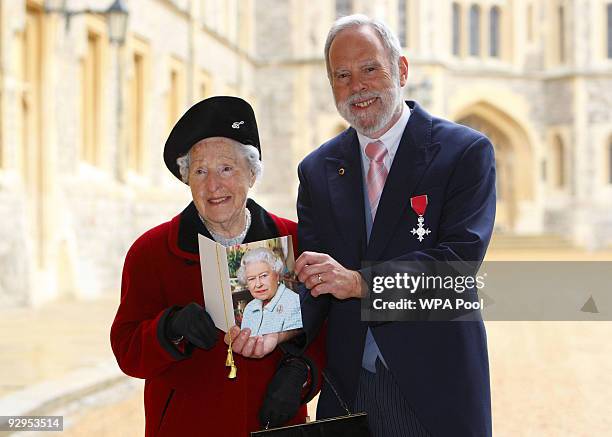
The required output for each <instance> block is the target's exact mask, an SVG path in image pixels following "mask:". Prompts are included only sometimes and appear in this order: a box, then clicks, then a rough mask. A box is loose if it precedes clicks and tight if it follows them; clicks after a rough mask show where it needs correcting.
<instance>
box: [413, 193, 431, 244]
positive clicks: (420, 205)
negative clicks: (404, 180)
mask: <svg viewBox="0 0 612 437" xmlns="http://www.w3.org/2000/svg"><path fill="white" fill-rule="evenodd" d="M427 202H428V199H427V194H421V195H420V196H414V197H411V198H410V206H411V207H412V210H413V211H414V212H416V214H417V215H418V216H419V218H418V220H417V227H416V229H415V228H412V230H411V231H410V232H411V233H412V235H416V236H417V240H419V241H423V237H424V236H425V235H429V234H430V233H431V231H430V230H429V228H426V227H425V226H424V222H425V219H424V218H423V216H424V215H425V210H426V209H427Z"/></svg>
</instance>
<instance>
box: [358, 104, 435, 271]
mask: <svg viewBox="0 0 612 437" xmlns="http://www.w3.org/2000/svg"><path fill="white" fill-rule="evenodd" d="M409 106H410V107H411V108H412V109H413V111H412V114H411V115H410V119H409V120H408V124H407V125H406V129H404V133H403V135H402V139H401V140H400V144H399V147H398V149H397V152H396V154H395V158H394V159H393V164H392V165H391V170H390V171H389V176H387V180H386V182H385V187H384V189H383V192H382V195H381V198H380V203H379V205H378V210H377V213H376V219H375V220H374V224H373V226H372V233H371V234H370V241H369V244H368V247H367V250H366V253H365V259H366V260H369V261H375V260H378V259H379V258H380V256H381V254H382V253H383V251H384V249H385V247H386V246H387V244H388V242H389V240H390V239H391V237H393V235H394V232H393V230H394V229H395V227H396V226H397V223H398V221H399V220H400V218H401V217H402V215H403V214H404V211H405V210H406V208H409V207H410V198H411V197H412V196H414V195H416V194H427V193H414V190H415V189H416V187H417V185H418V183H419V181H420V180H421V178H422V177H423V174H424V172H425V170H426V169H427V167H428V165H429V163H430V162H431V161H432V159H433V158H434V157H435V156H436V154H437V153H438V150H439V149H440V144H439V143H434V144H432V143H431V130H432V120H431V116H430V115H429V114H428V113H427V112H425V111H424V110H423V109H421V107H420V106H418V105H417V104H416V103H415V102H409Z"/></svg>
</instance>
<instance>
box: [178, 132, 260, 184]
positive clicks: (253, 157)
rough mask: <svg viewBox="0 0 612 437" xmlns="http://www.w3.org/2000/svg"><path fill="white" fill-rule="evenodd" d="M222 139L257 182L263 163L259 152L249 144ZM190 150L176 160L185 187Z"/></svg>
mask: <svg viewBox="0 0 612 437" xmlns="http://www.w3.org/2000/svg"><path fill="white" fill-rule="evenodd" d="M223 139H224V140H225V141H227V142H228V143H230V144H232V145H233V146H234V148H235V149H236V151H237V152H238V154H239V155H240V156H241V157H243V158H244V159H245V160H246V162H247V165H248V167H249V170H250V171H251V173H253V175H254V176H255V181H257V180H259V178H260V176H261V175H262V174H263V163H262V162H261V160H260V159H259V150H257V149H256V148H255V146H251V145H250V144H242V143H239V142H238V141H236V140H232V139H231V138H225V137H223ZM198 143H199V141H198ZM198 143H196V144H198ZM194 146H195V144H194ZM192 148H193V146H191V148H190V149H189V151H188V152H187V153H185V154H184V155H182V156H179V157H178V158H177V159H176V164H177V165H178V166H179V173H180V174H181V180H182V181H183V182H184V183H186V184H187V185H189V165H190V164H191V155H190V154H191V149H192Z"/></svg>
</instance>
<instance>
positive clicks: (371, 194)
mask: <svg viewBox="0 0 612 437" xmlns="http://www.w3.org/2000/svg"><path fill="white" fill-rule="evenodd" d="M365 154H366V156H367V157H368V158H370V168H369V169H368V176H367V180H366V184H367V186H368V200H369V201H370V210H371V211H372V220H374V217H376V209H377V208H378V201H379V200H380V194H381V193H382V190H383V187H384V186H385V180H387V175H388V174H389V172H388V171H387V168H386V167H385V155H386V154H387V148H386V147H385V145H384V144H383V143H382V142H381V141H374V142H373V143H369V144H368V145H367V146H366V148H365Z"/></svg>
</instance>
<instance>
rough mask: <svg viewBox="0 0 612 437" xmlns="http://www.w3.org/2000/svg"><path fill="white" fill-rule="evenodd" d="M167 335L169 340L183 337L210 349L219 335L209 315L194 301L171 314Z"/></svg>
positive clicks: (198, 345)
mask: <svg viewBox="0 0 612 437" xmlns="http://www.w3.org/2000/svg"><path fill="white" fill-rule="evenodd" d="M167 335H168V338H169V340H171V341H172V340H176V339H178V338H181V337H185V338H186V339H187V341H189V342H190V343H192V344H194V345H196V346H197V347H201V348H203V349H211V348H212V347H213V346H214V345H215V344H216V343H217V339H218V337H219V336H218V333H217V328H216V327H215V323H214V322H213V321H212V319H211V318H210V315H209V314H208V313H207V312H206V310H205V309H204V308H202V307H201V306H200V305H198V304H197V303H195V302H191V303H190V304H189V305H187V306H186V307H184V308H182V309H180V310H178V311H176V312H175V313H174V314H173V315H172V316H171V318H170V320H169V322H168V330H167Z"/></svg>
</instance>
